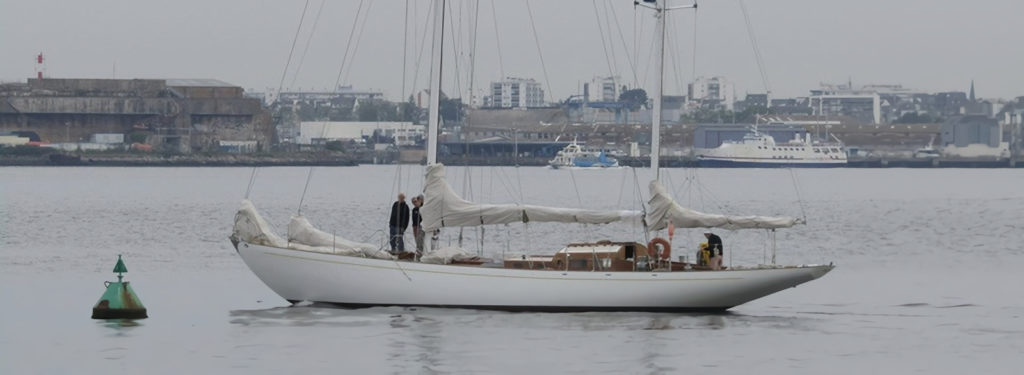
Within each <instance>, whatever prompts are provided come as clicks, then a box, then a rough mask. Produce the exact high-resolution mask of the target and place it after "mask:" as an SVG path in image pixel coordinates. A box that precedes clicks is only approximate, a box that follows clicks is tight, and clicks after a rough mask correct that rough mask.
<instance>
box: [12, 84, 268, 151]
mask: <svg viewBox="0 0 1024 375" xmlns="http://www.w3.org/2000/svg"><path fill="white" fill-rule="evenodd" d="M0 132H30V133H33V134H35V135H37V136H38V137H39V140H40V142H42V143H68V144H75V145H76V146H75V147H76V148H82V147H79V146H77V144H85V143H95V142H89V141H90V140H97V139H99V140H101V141H104V142H106V141H110V140H114V139H120V140H122V142H124V143H142V144H146V145H148V146H152V147H154V148H157V149H160V150H163V151H170V152H181V153H189V152H196V151H215V150H219V149H220V142H221V141H248V142H255V144H256V145H257V146H256V147H252V148H253V149H255V150H265V149H267V148H268V147H269V146H270V142H271V140H272V139H273V127H272V124H271V120H270V113H269V112H268V111H267V110H266V109H264V108H263V107H262V105H261V103H260V101H259V100H258V99H253V98H248V97H245V96H244V93H243V90H242V88H241V87H238V86H235V85H232V84H230V83H226V82H223V81H219V80H215V79H76V78H69V79H55V78H43V79H39V78H30V79H28V80H27V82H26V83H11V84H3V85H0ZM97 136H98V137H99V138H96V137H97ZM115 143H116V142H115ZM96 144H107V145H109V144H111V143H96ZM104 147H105V146H104Z"/></svg>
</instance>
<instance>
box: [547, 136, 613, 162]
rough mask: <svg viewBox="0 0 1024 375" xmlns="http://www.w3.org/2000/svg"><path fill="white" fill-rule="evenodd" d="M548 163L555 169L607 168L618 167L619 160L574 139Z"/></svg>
mask: <svg viewBox="0 0 1024 375" xmlns="http://www.w3.org/2000/svg"><path fill="white" fill-rule="evenodd" d="M548 165H550V166H551V168H556V169H557V168H562V167H580V168H591V167H598V168H608V167H618V166H619V161H618V160H617V159H615V158H614V157H612V156H610V155H609V153H608V152H605V151H602V150H590V149H585V148H583V146H581V145H580V144H578V143H576V140H575V139H574V140H573V141H572V143H570V144H569V145H567V146H565V148H563V149H562V151H559V152H558V154H556V155H555V158H554V159H551V161H549V162H548Z"/></svg>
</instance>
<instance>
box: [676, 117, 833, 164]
mask: <svg viewBox="0 0 1024 375" xmlns="http://www.w3.org/2000/svg"><path fill="white" fill-rule="evenodd" d="M696 151H697V164H698V165H699V166H701V167H738V168H768V167H798V168H830V167H845V166H846V150H845V149H844V147H843V145H842V143H827V142H811V136H810V134H808V135H807V138H806V139H800V138H799V136H797V137H796V138H794V139H793V140H790V141H788V142H785V143H775V138H772V136H770V135H767V134H762V133H760V132H758V131H757V128H756V127H755V128H754V131H753V132H752V133H748V134H746V135H744V136H743V139H742V140H740V141H726V142H723V143H722V145H721V146H718V147H716V148H709V149H697V150H696Z"/></svg>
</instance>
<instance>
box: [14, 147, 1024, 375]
mask: <svg viewBox="0 0 1024 375" xmlns="http://www.w3.org/2000/svg"><path fill="white" fill-rule="evenodd" d="M308 172H309V169H308V168H263V169H259V170H258V174H257V176H256V180H255V184H254V185H253V189H252V191H251V198H252V199H253V201H254V202H255V203H256V205H257V207H259V208H260V209H261V211H262V212H263V213H264V216H265V217H267V219H268V220H270V221H271V223H272V224H274V225H276V226H278V229H279V231H280V232H283V228H282V227H283V225H284V224H286V223H287V220H288V218H289V217H290V215H292V214H294V213H295V212H296V210H297V207H298V205H299V201H300V198H301V197H302V195H303V194H302V193H303V186H304V182H305V180H306V176H307V173H308ZM251 173H252V169H243V168H237V169H236V168H143V169H131V168H0V301H2V306H3V308H2V309H0V374H21V373H129V372H136V373H137V372H143V373H171V374H178V373H299V372H306V373H326V372H332V373H527V372H532V373H553V372H568V373H614V374H620V373H701V374H703V373H722V374H747V373H752V372H755V371H756V372H758V373H767V374H802V373H806V374H810V373H815V374H821V373H826V374H828V373H865V372H876V373H885V374H890V373H915V372H921V373H929V374H961V373H968V372H970V373H979V374H982V373H984V374H988V373H992V374H996V373H998V374H1018V373H1020V371H1021V370H1020V368H1021V367H1022V365H1024V359H1022V358H1024V357H1022V356H1021V355H1020V353H1022V352H1024V321H1022V319H1021V316H1022V315H1024V291H1022V290H1021V285H1022V281H1024V276H1021V274H1022V272H1021V270H1022V269H1024V245H1022V243H1024V171H1022V170H907V169H888V170H806V171H798V172H797V173H795V174H791V173H790V172H789V171H786V170H700V171H698V172H694V171H685V170H681V169H680V170H669V171H667V173H668V176H663V180H664V181H666V182H668V183H667V185H669V186H670V189H672V190H674V191H675V193H676V196H677V197H678V199H679V200H680V201H682V202H684V203H688V204H690V205H691V206H693V207H695V208H698V209H704V210H708V211H720V212H728V213H735V214H739V213H749V214H755V213H756V214H787V215H793V216H801V215H804V214H806V216H807V218H808V220H809V224H808V225H806V226H801V227H798V228H794V229H791V230H786V231H783V232H780V234H779V236H778V241H779V254H778V259H779V262H780V263H822V262H826V263H827V262H835V263H837V264H838V265H839V268H837V269H836V270H835V271H833V272H832V273H830V274H829V275H827V276H825V277H824V278H822V279H820V280H817V281H814V282H811V283H809V284H805V285H803V286H800V287H798V288H795V289H791V290H787V291H783V292H780V293H778V294H776V295H772V296H769V297H767V298H764V299H761V300H758V301H754V302H752V303H749V304H746V305H742V306H739V307H736V308H734V309H733V310H732V311H731V313H728V314H724V315H684V314H648V313H583V314H530V313H501V312H482V311H471V310H439V309H401V308H374V309H365V310H341V309H331V308H321V307H313V306H304V307H285V306H286V305H287V303H286V302H285V301H284V300H282V299H281V298H279V297H277V296H276V295H275V294H273V292H271V291H270V290H269V289H268V288H267V287H266V286H264V285H263V284H262V283H261V282H260V281H259V280H258V279H257V278H256V277H255V276H253V275H252V274H251V273H250V272H249V270H248V269H247V268H246V267H245V265H244V264H243V262H242V260H241V259H240V258H238V256H236V254H235V252H234V251H233V249H232V248H231V246H230V243H229V242H228V241H227V235H228V234H229V233H230V228H231V221H232V218H233V215H234V211H235V209H236V208H237V206H238V202H239V201H240V199H241V198H242V197H243V196H244V195H245V192H246V187H247V185H248V182H249V178H250V175H251ZM421 173H422V169H421V168H420V167H403V168H397V167H394V166H364V167H356V168H317V169H315V170H314V171H313V178H312V180H311V181H312V182H311V183H310V186H309V190H308V192H307V194H306V196H305V199H304V205H303V213H304V214H305V215H306V216H307V217H309V218H310V220H311V221H312V222H313V223H314V224H316V225H318V226H320V227H322V228H324V229H325V230H328V231H334V232H337V233H338V234H339V235H342V236H345V237H348V238H351V239H356V240H361V241H368V242H378V241H380V233H381V230H382V229H384V225H383V224H384V223H385V222H386V215H387V213H386V212H385V209H386V208H387V207H388V206H389V204H390V202H391V200H392V199H393V196H394V195H395V194H396V193H397V192H398V191H399V190H401V191H404V192H407V193H410V192H415V191H418V190H420V189H421V183H422V176H421ZM634 173H635V175H634ZM664 173H666V172H664V171H663V174H664ZM448 175H449V181H450V182H451V184H452V186H453V187H454V188H455V189H456V190H457V191H460V192H465V193H464V194H465V195H467V196H471V197H472V198H473V199H474V200H477V201H487V202H508V201H527V202H530V203H535V204H551V205H561V206H571V207H580V206H585V207H596V208H634V207H637V208H638V207H639V206H638V205H639V203H640V202H641V201H642V199H641V200H638V199H637V198H636V197H637V193H636V191H637V190H638V188H639V189H640V190H643V191H646V187H647V186H646V181H648V180H649V179H650V176H649V174H648V172H647V171H646V170H636V171H635V172H634V170H632V169H619V170H605V171H552V170H547V169H541V168H519V169H515V168H494V169H476V168H474V169H469V170H466V169H463V168H450V169H449V171H448ZM794 182H795V184H794ZM794 185H796V186H798V187H799V189H795V188H794ZM797 191H799V196H800V197H801V198H802V199H799V200H798V199H797V196H798V194H797ZM643 195H644V196H646V193H643ZM449 232H451V233H448V234H447V235H446V236H445V237H444V239H443V241H455V239H454V236H455V231H449ZM698 232H699V231H688V230H680V231H678V232H677V233H676V241H675V243H676V244H677V246H686V247H689V248H692V247H693V245H695V244H696V243H697V242H699V240H700V238H701V236H700V234H699V233H698ZM720 234H722V237H723V238H724V239H725V241H726V246H727V250H729V251H728V252H729V256H728V258H727V262H731V263H732V264H736V265H740V264H756V263H759V262H762V261H763V260H764V259H765V257H766V254H765V243H764V233H762V232H756V231H755V232H728V231H724V232H720ZM465 236H466V240H465V243H464V245H463V246H464V247H466V248H467V249H470V250H473V251H482V252H484V253H486V254H488V255H491V256H501V254H503V253H504V254H506V255H510V254H517V253H521V252H524V251H530V252H532V253H538V252H540V253H543V252H551V251H554V250H556V249H558V248H560V247H561V246H562V245H563V244H564V243H565V242H567V241H576V240H583V239H593V238H613V239H635V238H640V237H639V236H640V232H639V229H637V228H633V227H630V226H628V225H621V224H620V225H609V226H586V227H583V226H573V225H544V224H531V225H530V226H528V227H524V226H522V225H512V226H509V227H504V226H501V227H488V228H487V229H486V231H485V232H484V233H483V238H484V241H483V242H484V244H483V245H482V246H481V245H480V241H479V240H478V239H479V237H480V233H479V232H478V231H476V230H472V231H466V233H465ZM410 239H411V238H410ZM686 244H693V245H686ZM687 252H689V251H687ZM117 254H124V256H125V260H126V263H127V265H128V269H129V271H130V272H129V273H128V274H127V280H129V281H131V282H132V285H133V287H134V288H135V290H136V292H137V293H138V294H139V296H140V297H141V299H142V301H143V302H144V303H145V305H146V306H147V308H148V309H149V315H150V318H149V319H145V320H140V321H137V322H134V323H132V324H127V323H109V322H102V321H94V320H91V319H89V316H90V313H91V310H90V309H91V307H92V305H93V304H95V303H96V301H97V300H98V298H99V297H100V295H101V294H102V292H103V284H102V282H103V281H104V280H112V279H114V275H113V274H112V273H110V272H109V271H110V270H111V269H112V268H113V265H114V262H115V260H116V257H117ZM677 254H678V253H677Z"/></svg>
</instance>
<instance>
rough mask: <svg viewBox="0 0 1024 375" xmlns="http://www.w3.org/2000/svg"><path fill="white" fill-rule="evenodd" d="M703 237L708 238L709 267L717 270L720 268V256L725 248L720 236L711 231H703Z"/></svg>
mask: <svg viewBox="0 0 1024 375" xmlns="http://www.w3.org/2000/svg"><path fill="white" fill-rule="evenodd" d="M704 237H706V238H707V239H708V250H710V251H711V260H710V261H709V262H708V263H709V264H708V265H709V266H711V269H713V270H717V269H721V268H722V256H723V255H724V254H725V248H724V247H723V246H722V237H718V235H716V234H714V233H711V232H704Z"/></svg>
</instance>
